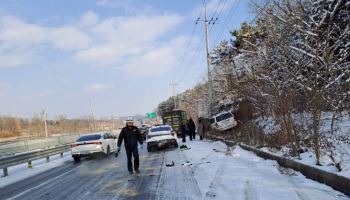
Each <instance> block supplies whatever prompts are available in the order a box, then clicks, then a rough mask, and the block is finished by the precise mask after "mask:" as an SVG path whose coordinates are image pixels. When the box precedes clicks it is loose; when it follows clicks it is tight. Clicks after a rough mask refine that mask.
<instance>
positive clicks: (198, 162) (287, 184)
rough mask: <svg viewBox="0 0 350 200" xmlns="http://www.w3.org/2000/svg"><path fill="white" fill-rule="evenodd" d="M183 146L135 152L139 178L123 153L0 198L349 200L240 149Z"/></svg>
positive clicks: (16, 187)
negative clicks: (139, 166) (139, 167)
mask: <svg viewBox="0 0 350 200" xmlns="http://www.w3.org/2000/svg"><path fill="white" fill-rule="evenodd" d="M187 145H188V147H190V148H191V149H189V150H184V151H181V150H177V149H173V150H167V151H160V152H154V153H147V152H146V150H145V149H140V158H141V170H142V173H141V174H140V175H138V176H136V175H131V176H130V175H129V174H128V173H127V170H126V162H125V161H126V156H125V152H121V155H120V156H119V157H118V158H117V159H115V158H114V157H113V158H108V159H107V158H104V159H93V160H83V162H81V163H80V164H78V165H76V164H73V163H66V162H64V165H62V166H60V167H57V168H54V169H50V171H48V172H45V173H43V174H38V175H35V176H34V177H31V178H28V179H25V180H22V181H20V182H18V183H16V184H12V185H9V186H7V187H4V188H1V189H0V199H8V198H13V199H159V200H165V199H166V200H172V199H177V200H183V199H220V200H226V199H228V200H231V199H237V200H240V199H242V200H255V199H260V200H263V199H266V200H267V199H268V200H272V199H276V200H277V199H278V200H279V199H287V200H289V199H290V200H292V199H293V200H294V199H296V200H299V199H303V200H312V199H315V200H332V199H334V200H335V199H340V200H343V199H344V200H345V199H350V198H348V197H346V196H345V195H344V194H342V193H340V192H337V191H335V190H333V189H332V188H330V187H328V186H326V185H323V184H320V183H317V182H314V181H312V180H309V179H306V178H305V177H303V176H302V175H300V174H299V173H295V172H293V171H292V170H288V169H285V168H281V167H279V166H278V165H277V163H276V162H274V161H268V160H263V159H261V158H259V157H257V156H256V155H255V154H253V153H251V152H247V151H244V150H242V149H240V148H239V147H237V148H235V149H232V148H227V147H226V145H225V144H223V143H220V142H212V141H206V142H201V141H192V142H187ZM172 163H174V166H167V165H169V164H172ZM0 181H1V179H0Z"/></svg>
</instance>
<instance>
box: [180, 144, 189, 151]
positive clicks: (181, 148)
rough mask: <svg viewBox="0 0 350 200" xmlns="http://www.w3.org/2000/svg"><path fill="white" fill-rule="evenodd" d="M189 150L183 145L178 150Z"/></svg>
mask: <svg viewBox="0 0 350 200" xmlns="http://www.w3.org/2000/svg"><path fill="white" fill-rule="evenodd" d="M190 149H191V148H188V147H187V145H184V144H183V145H181V146H180V150H181V151H184V150H190Z"/></svg>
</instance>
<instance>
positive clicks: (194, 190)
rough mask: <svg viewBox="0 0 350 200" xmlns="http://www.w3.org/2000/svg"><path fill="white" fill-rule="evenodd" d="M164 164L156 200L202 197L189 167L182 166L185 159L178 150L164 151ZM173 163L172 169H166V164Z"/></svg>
mask: <svg viewBox="0 0 350 200" xmlns="http://www.w3.org/2000/svg"><path fill="white" fill-rule="evenodd" d="M164 157H165V162H164V163H163V166H162V171H161V175H160V179H159V183H158V188H157V194H156V197H157V198H156V199H157V200H164V199H166V200H197V199H202V195H201V192H200V189H199V186H198V183H197V180H196V179H195V178H194V175H193V171H192V168H191V166H182V165H181V164H180V163H185V162H186V158H185V156H184V155H183V153H181V152H180V151H178V150H173V151H166V152H165V156H164ZM172 161H174V162H175V166H174V167H166V166H165V165H166V163H170V162H172Z"/></svg>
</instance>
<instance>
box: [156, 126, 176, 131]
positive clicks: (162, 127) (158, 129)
mask: <svg viewBox="0 0 350 200" xmlns="http://www.w3.org/2000/svg"><path fill="white" fill-rule="evenodd" d="M159 131H171V128H170V127H169V126H158V127H155V128H152V129H151V132H159Z"/></svg>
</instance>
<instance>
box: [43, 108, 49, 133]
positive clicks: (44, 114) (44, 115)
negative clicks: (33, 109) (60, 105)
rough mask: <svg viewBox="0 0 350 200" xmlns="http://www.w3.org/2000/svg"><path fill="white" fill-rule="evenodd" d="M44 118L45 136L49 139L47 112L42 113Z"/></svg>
mask: <svg viewBox="0 0 350 200" xmlns="http://www.w3.org/2000/svg"><path fill="white" fill-rule="evenodd" d="M42 118H43V121H44V125H45V136H46V137H48V136H49V135H48V133H47V123H46V110H43V112H42Z"/></svg>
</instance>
